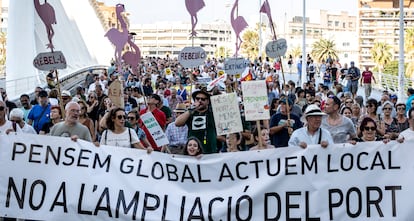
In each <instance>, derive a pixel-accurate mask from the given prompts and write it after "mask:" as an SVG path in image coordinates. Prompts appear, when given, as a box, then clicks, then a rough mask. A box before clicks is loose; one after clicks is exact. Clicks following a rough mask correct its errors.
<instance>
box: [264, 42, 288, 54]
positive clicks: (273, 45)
mask: <svg viewBox="0 0 414 221" xmlns="http://www.w3.org/2000/svg"><path fill="white" fill-rule="evenodd" d="M286 50H287V43H286V39H284V38H281V39H278V40H277V41H270V42H269V43H267V44H266V55H267V56H268V57H270V58H278V57H281V56H284V55H285V54H286Z"/></svg>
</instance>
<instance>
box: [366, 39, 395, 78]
mask: <svg viewBox="0 0 414 221" xmlns="http://www.w3.org/2000/svg"><path fill="white" fill-rule="evenodd" d="M391 49H392V47H391V46H390V45H389V44H387V43H385V42H375V43H374V46H373V47H372V48H371V55H372V59H373V60H374V62H375V63H376V64H377V66H376V67H377V68H378V71H379V72H382V71H383V70H384V66H385V65H386V64H388V63H390V62H391V61H392V59H393V57H392V52H391Z"/></svg>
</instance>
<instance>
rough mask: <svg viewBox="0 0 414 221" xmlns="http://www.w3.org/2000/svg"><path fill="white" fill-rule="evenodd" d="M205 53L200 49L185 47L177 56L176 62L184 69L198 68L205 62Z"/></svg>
mask: <svg viewBox="0 0 414 221" xmlns="http://www.w3.org/2000/svg"><path fill="white" fill-rule="evenodd" d="M206 57H207V56H206V52H205V51H204V49H203V48H202V47H185V48H183V50H181V51H180V54H179V55H178V61H179V62H180V64H181V65H182V66H183V67H185V68H192V67H196V66H199V65H201V64H203V63H204V60H206Z"/></svg>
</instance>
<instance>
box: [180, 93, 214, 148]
mask: <svg viewBox="0 0 414 221" xmlns="http://www.w3.org/2000/svg"><path fill="white" fill-rule="evenodd" d="M191 96H192V97H193V99H194V105H193V107H192V108H190V109H189V110H188V111H186V112H184V113H183V114H181V115H180V116H177V119H176V120H175V125H176V126H178V127H180V126H183V125H185V124H187V126H188V136H189V137H191V136H195V137H197V138H198V139H199V140H200V141H201V142H202V145H203V153H204V154H211V153H216V152H217V132H216V126H215V123H214V116H213V112H212V111H211V108H210V94H209V93H207V91H206V90H205V88H204V89H202V90H198V91H195V92H194V93H192V95H191Z"/></svg>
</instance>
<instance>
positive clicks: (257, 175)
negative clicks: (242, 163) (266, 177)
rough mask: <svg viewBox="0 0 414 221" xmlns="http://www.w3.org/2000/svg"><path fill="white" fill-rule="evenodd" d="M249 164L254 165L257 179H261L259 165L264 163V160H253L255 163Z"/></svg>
mask: <svg viewBox="0 0 414 221" xmlns="http://www.w3.org/2000/svg"><path fill="white" fill-rule="evenodd" d="M249 163H252V164H254V169H255V172H256V179H259V174H260V172H259V171H260V170H259V163H263V160H253V161H250V162H249Z"/></svg>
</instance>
